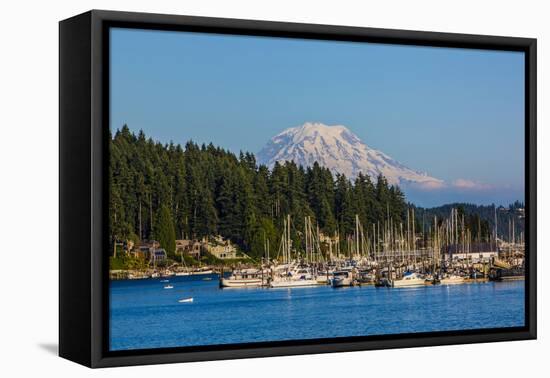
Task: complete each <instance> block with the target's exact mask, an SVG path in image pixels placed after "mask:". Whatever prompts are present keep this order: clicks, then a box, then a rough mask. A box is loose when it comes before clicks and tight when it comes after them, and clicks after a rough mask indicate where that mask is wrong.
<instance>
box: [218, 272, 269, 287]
mask: <svg viewBox="0 0 550 378" xmlns="http://www.w3.org/2000/svg"><path fill="white" fill-rule="evenodd" d="M266 277H267V273H266ZM262 284H263V278H262V271H261V270H258V269H242V270H238V271H234V272H233V273H232V274H231V276H229V277H227V278H225V277H220V287H222V288H223V287H259V286H262Z"/></svg>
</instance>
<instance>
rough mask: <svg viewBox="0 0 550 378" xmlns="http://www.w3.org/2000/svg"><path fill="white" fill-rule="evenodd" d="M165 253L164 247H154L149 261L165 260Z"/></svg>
mask: <svg viewBox="0 0 550 378" xmlns="http://www.w3.org/2000/svg"><path fill="white" fill-rule="evenodd" d="M167 257H168V256H167V254H166V251H165V250H164V248H156V249H155V250H153V251H152V253H151V259H150V262H151V263H159V262H161V261H165V260H166V259H167Z"/></svg>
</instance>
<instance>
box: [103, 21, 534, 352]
mask: <svg viewBox="0 0 550 378" xmlns="http://www.w3.org/2000/svg"><path fill="white" fill-rule="evenodd" d="M109 60H110V63H109V64H110V83H109V85H110V121H109V123H110V135H109V178H108V179H109V188H110V190H109V235H108V238H109V245H110V249H109V266H110V272H109V274H110V281H109V303H110V305H109V348H110V350H112V351H121V350H139V349H150V348H171V347H189V346H194V347H196V346H207V345H219V344H241V343H256V342H269V341H289V340H309V339H324V338H339V337H353V336H374V335H376V336H381V335H395V334H415V333H420V332H442V331H457V332H459V331H466V330H479V329H493V328H511V327H522V326H524V325H525V284H524V277H525V269H524V261H525V260H524V259H525V254H526V253H527V251H526V249H525V215H526V214H525V209H524V200H525V170H524V167H525V150H524V144H525V140H524V134H525V121H524V119H525V113H524V106H525V98H524V91H525V82H524V72H525V56H524V54H523V53H521V52H508V51H490V50H471V49H459V48H440V47H422V46H405V45H391V44H374V43H358V42H340V41H322V40H305V39H290V38H270V37H252V36H230V35H219V34H206V33H191V32H166V31H154V30H140V29H124V28H112V29H111V30H110V51H109Z"/></svg>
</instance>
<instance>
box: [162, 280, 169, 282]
mask: <svg viewBox="0 0 550 378" xmlns="http://www.w3.org/2000/svg"><path fill="white" fill-rule="evenodd" d="M160 282H170V281H169V280H160Z"/></svg>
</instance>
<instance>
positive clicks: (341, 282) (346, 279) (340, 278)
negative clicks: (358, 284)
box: [331, 270, 353, 287]
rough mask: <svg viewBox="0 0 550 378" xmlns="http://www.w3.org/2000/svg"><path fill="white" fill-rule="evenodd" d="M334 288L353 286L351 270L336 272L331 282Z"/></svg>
mask: <svg viewBox="0 0 550 378" xmlns="http://www.w3.org/2000/svg"><path fill="white" fill-rule="evenodd" d="M331 285H332V287H346V286H352V285H353V277H352V273H351V271H349V270H341V271H337V272H334V275H333V277H332V280H331Z"/></svg>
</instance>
